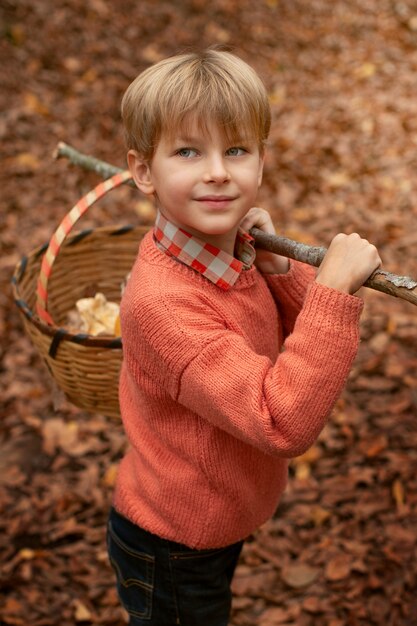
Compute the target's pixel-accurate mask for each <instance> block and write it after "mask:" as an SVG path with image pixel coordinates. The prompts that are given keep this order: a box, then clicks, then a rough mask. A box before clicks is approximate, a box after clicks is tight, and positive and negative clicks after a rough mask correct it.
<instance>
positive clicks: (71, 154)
mask: <svg viewBox="0 0 417 626" xmlns="http://www.w3.org/2000/svg"><path fill="white" fill-rule="evenodd" d="M62 157H65V158H67V159H69V161H70V162H71V163H73V164H74V165H78V166H80V167H82V168H84V169H87V170H91V171H94V172H96V173H97V174H99V176H101V177H102V178H109V177H110V176H113V175H114V174H117V173H118V172H122V171H123V170H122V168H120V167H116V166H115V165H111V164H110V163H107V162H105V161H101V160H100V159H97V158H95V157H93V156H89V155H86V154H83V153H81V152H79V151H78V150H76V149H75V148H72V147H71V146H69V145H68V144H66V143H63V142H60V143H59V144H58V146H57V148H56V150H55V152H54V158H56V159H59V158H62ZM127 184H129V185H131V186H132V187H135V183H134V182H133V181H131V180H130V181H128V182H127ZM251 235H252V236H253V237H254V239H255V246H256V247H257V248H262V249H263V250H268V251H270V252H274V253H275V254H280V255H282V256H285V257H287V258H289V259H294V260H295V261H301V262H302V263H307V264H308V265H313V266H314V267H318V266H319V265H320V263H321V262H322V260H323V257H324V255H325V254H326V252H327V250H326V248H322V247H318V246H309V245H307V244H304V243H300V242H298V241H293V240H292V239H288V238H287V237H281V236H277V235H270V234H267V233H264V232H263V231H261V230H259V229H258V228H252V230H251ZM364 286H365V287H369V288H370V289H375V290H376V291H381V292H383V293H386V294H387V295H389V296H394V297H396V298H401V299H402V300H407V302H411V303H412V304H415V305H417V281H415V280H414V279H412V278H410V277H409V276H397V275H396V274H391V273H390V272H386V271H384V270H382V269H379V270H376V271H375V272H374V273H373V274H372V276H371V277H370V278H368V280H367V281H366V282H365V284H364Z"/></svg>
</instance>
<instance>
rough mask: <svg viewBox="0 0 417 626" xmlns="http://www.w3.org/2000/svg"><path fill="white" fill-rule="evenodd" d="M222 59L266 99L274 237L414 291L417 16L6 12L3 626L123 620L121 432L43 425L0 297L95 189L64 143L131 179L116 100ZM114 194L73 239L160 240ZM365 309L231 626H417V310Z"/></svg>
mask: <svg viewBox="0 0 417 626" xmlns="http://www.w3.org/2000/svg"><path fill="white" fill-rule="evenodd" d="M213 43H222V44H227V45H230V46H232V47H233V48H234V50H235V51H236V52H237V53H238V54H239V55H241V56H242V57H243V58H244V59H246V60H247V61H249V62H250V63H251V64H252V65H253V66H254V67H255V68H256V69H257V70H258V71H259V72H260V74H261V76H262V77H263V79H264V80H265V83H266V85H267V87H268V91H269V93H270V98H271V104H272V109H273V117H274V120H273V131H272V133H271V137H270V150H269V156H268V160H267V164H266V172H265V180H264V184H263V187H262V191H261V197H260V201H259V202H260V204H261V205H263V206H265V207H266V208H268V209H269V210H270V211H271V213H272V215H273V218H274V221H275V223H276V226H277V229H278V231H279V232H281V233H282V234H285V235H287V236H289V237H293V238H297V239H299V240H301V241H304V242H305V243H312V244H318V245H325V246H326V245H328V244H329V242H330V239H331V237H332V236H333V235H334V234H336V233H337V232H339V231H345V232H354V231H358V232H360V233H361V234H363V235H364V236H366V237H367V238H368V239H369V240H370V241H372V242H373V243H375V244H376V245H377V246H378V248H379V250H380V253H381V256H382V258H383V265H384V268H385V269H389V270H390V271H392V272H394V273H397V274H408V275H411V276H417V258H416V256H415V254H414V253H413V250H414V247H415V245H416V243H417V176H416V165H417V115H416V85H417V5H416V3H415V2H414V0H402V1H401V2H400V1H398V2H397V1H396V0H379V1H378V0H366V1H363V2H362V1H359V0H345V1H344V0H309V1H308V2H307V1H306V0H261V1H260V2H256V3H254V2H249V0H239V1H238V0H211V2H209V3H206V2H204V1H203V0H170V1H161V2H155V1H154V0H142V1H141V2H134V1H133V0H120V1H119V2H117V3H112V2H109V1H106V0H64V1H63V2H53V1H52V0H42V1H41V2H33V1H32V0H31V1H29V0H18V1H17V2H14V1H12V0H4V2H3V3H2V5H1V7H0V59H1V64H0V84H1V85H2V89H1V93H0V110H1V115H0V145H1V152H2V168H1V172H0V176H1V200H0V202H1V208H0V212H1V213H0V214H1V220H0V238H1V257H0V281H1V288H0V335H1V345H0V355H1V366H0V406H1V422H0V624H1V625H3V624H4V625H16V626H20V625H22V626H28V625H29V626H67V625H73V624H101V625H103V626H104V625H106V624H108V625H112V626H119V625H122V624H126V619H125V616H124V614H123V611H122V609H121V608H120V606H119V603H118V600H117V597H116V591H115V585H114V578H113V573H112V571H111V569H110V566H109V564H108V561H107V554H106V546H105V525H106V516H107V512H108V508H109V504H110V501H111V494H112V488H113V484H114V477H115V469H116V467H117V462H118V460H119V459H120V457H121V455H122V453H123V450H124V449H125V445H126V443H125V438H124V435H123V431H122V428H121V424H120V422H119V421H118V420H115V419H111V418H106V417H105V416H102V415H89V414H88V413H86V412H84V411H82V410H80V409H77V408H75V407H73V406H72V405H71V404H69V403H68V402H65V401H64V402H61V404H60V406H59V408H54V403H53V393H52V392H51V385H50V380H49V375H48V373H47V371H46V369H45V368H44V367H43V365H42V359H41V358H40V356H39V355H38V353H37V352H36V350H35V348H34V347H33V346H32V344H31V341H30V339H29V338H28V336H27V335H26V334H25V332H24V330H23V325H22V320H21V318H20V317H19V313H18V310H17V307H16V306H15V304H14V302H13V296H12V291H11V287H10V279H11V275H12V272H13V269H14V267H15V265H16V264H17V262H18V261H19V259H20V258H21V257H22V256H23V255H24V254H27V253H29V252H30V251H31V250H33V249H34V248H35V247H37V246H38V245H40V244H43V243H45V242H46V241H48V239H49V237H50V235H51V234H52V232H53V231H54V229H55V227H56V226H57V224H58V223H59V221H60V220H61V219H62V217H63V216H64V215H65V213H66V212H67V211H68V210H69V209H70V208H71V206H72V205H73V204H74V203H75V202H76V201H77V200H78V199H79V198H80V197H81V195H83V194H84V193H85V192H86V191H87V190H89V189H90V188H92V187H93V186H94V185H95V184H96V182H98V177H97V175H95V174H92V173H87V172H85V171H82V170H81V169H80V168H77V167H75V166H73V165H70V164H69V163H68V161H66V160H63V159H61V160H59V161H57V160H54V159H53V157H52V154H53V152H54V150H55V148H56V145H57V143H58V142H59V141H65V142H67V143H69V144H71V145H72V146H74V147H75V148H77V149H78V150H80V151H82V152H84V153H87V154H93V155H95V156H96V157H99V158H101V159H104V160H107V161H109V162H111V163H113V164H115V165H118V166H120V167H124V166H125V156H124V154H125V150H124V145H123V136H122V132H121V127H120V119H119V104H120V99H121V96H122V94H123V92H124V90H125V89H126V87H127V85H128V84H129V82H130V81H131V80H132V79H133V78H134V77H135V76H136V75H137V73H138V72H139V71H141V70H142V69H144V68H145V67H146V66H148V65H149V64H150V63H152V62H154V61H156V60H158V59H160V58H162V57H164V56H166V55H169V54H172V53H176V52H178V51H181V50H184V49H188V48H189V47H193V46H196V45H198V46H207V45H211V44H213ZM114 193H115V196H114V202H109V201H107V202H104V203H103V204H99V205H97V207H95V208H94V210H92V211H91V215H89V216H88V217H86V218H84V220H83V224H82V226H87V225H90V226H101V225H104V224H109V223H120V222H131V221H132V219H133V220H136V221H138V220H142V221H143V222H145V223H148V224H150V223H151V219H152V211H149V210H148V211H147V213H145V212H144V206H143V204H141V202H140V198H139V196H137V197H136V198H135V196H134V195H132V196H131V199H132V202H131V205H130V206H127V204H128V203H126V202H125V201H124V202H123V203H122V202H120V200H119V201H118V200H117V199H116V196H117V193H118V192H114ZM132 194H133V192H132ZM123 197H125V196H123ZM414 228H416V232H414ZM362 295H363V297H364V298H365V302H366V306H365V311H364V314H363V317H362V324H361V333H362V341H361V345H360V349H359V353H358V356H357V359H356V361H355V364H354V367H353V370H352V373H351V375H350V377H349V381H348V384H347V388H346V391H345V392H344V393H343V396H342V397H341V399H340V400H339V401H338V403H337V406H336V408H335V411H334V413H333V415H332V417H331V419H330V422H329V424H328V426H327V427H326V428H325V430H324V431H323V433H322V435H321V436H320V438H319V440H318V442H317V443H316V444H315V445H314V446H313V448H311V450H310V451H309V452H308V453H307V454H306V455H304V456H303V457H301V458H298V459H295V460H294V461H293V462H292V463H291V470H290V483H289V487H288V490H287V491H286V493H285V495H284V497H283V499H282V502H281V504H280V507H279V509H278V511H277V513H276V515H275V516H274V518H273V519H272V520H270V521H269V522H268V523H266V524H265V525H264V526H263V527H262V528H261V529H259V531H258V532H256V533H255V534H254V535H253V536H252V537H250V538H249V540H248V541H247V543H246V545H245V547H244V550H243V553H242V557H241V560H240V563H239V565H238V568H237V572H236V577H235V580H234V583H233V590H234V600H233V614H232V622H231V623H232V624H233V625H234V626H256V625H260V626H274V625H281V626H289V625H290V624H291V625H297V626H374V625H375V626H413V625H417V558H416V557H417V530H416V529H417V420H416V414H417V369H416V366H417V332H416V321H415V320H416V310H415V309H414V308H413V305H411V304H409V303H405V302H403V301H399V300H395V299H394V298H391V297H389V296H386V295H383V294H378V293H376V292H371V291H370V290H363V294H362ZM196 626H197V625H196ZM198 626H200V625H198ZM201 626H204V625H201Z"/></svg>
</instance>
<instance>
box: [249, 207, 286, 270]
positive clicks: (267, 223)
mask: <svg viewBox="0 0 417 626" xmlns="http://www.w3.org/2000/svg"><path fill="white" fill-rule="evenodd" d="M253 226H256V228H259V230H263V231H264V233H270V234H271V235H275V227H274V225H273V223H272V220H271V216H270V215H269V213H268V211H265V209H261V208H259V207H252V208H251V209H249V211H248V212H247V213H246V215H245V217H244V218H243V220H242V221H241V223H240V227H241V228H243V230H246V231H250V229H251V228H252V227H253ZM255 265H256V267H257V268H258V269H259V270H260V271H261V272H262V273H263V274H286V273H287V271H288V267H289V261H288V259H286V258H285V257H283V256H279V255H278V254H274V253H273V252H267V251H266V250H256V261H255Z"/></svg>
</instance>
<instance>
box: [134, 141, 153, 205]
mask: <svg viewBox="0 0 417 626" xmlns="http://www.w3.org/2000/svg"><path fill="white" fill-rule="evenodd" d="M127 163H128V165H129V170H130V173H131V174H132V177H133V180H134V181H135V183H136V186H137V187H138V189H140V191H141V192H142V193H144V194H145V195H147V196H150V195H152V194H153V193H154V192H155V188H154V186H153V184H152V176H151V169H150V165H149V161H145V160H144V159H143V157H142V156H141V155H140V154H139V152H137V150H129V152H128V153H127Z"/></svg>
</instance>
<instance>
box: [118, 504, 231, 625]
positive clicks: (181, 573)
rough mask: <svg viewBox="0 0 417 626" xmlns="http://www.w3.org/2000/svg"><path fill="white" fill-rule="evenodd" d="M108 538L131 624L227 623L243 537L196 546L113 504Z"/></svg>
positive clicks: (120, 590) (122, 601) (124, 604)
mask: <svg viewBox="0 0 417 626" xmlns="http://www.w3.org/2000/svg"><path fill="white" fill-rule="evenodd" d="M107 542H108V550H109V556H110V562H111V564H112V566H113V568H114V570H115V573H116V578H117V588H118V592H119V597H120V600H121V603H122V604H123V606H124V608H125V609H126V611H127V612H128V613H129V616H130V622H129V623H130V624H131V626H178V625H180V626H227V624H228V620H229V614H230V607H231V600H232V595H231V591H230V583H231V580H232V576H233V572H234V570H235V567H236V564H237V561H238V559H239V554H240V551H241V549H242V545H243V541H240V542H238V543H236V544H233V545H232V546H228V547H226V548H219V549H214V550H193V549H191V548H188V547H187V546H184V545H182V544H180V543H175V542H173V541H167V540H165V539H161V538H160V537H157V536H156V535H153V534H152V533H149V532H147V531H146V530H143V529H142V528H140V527H139V526H136V525H135V524H132V523H131V522H130V521H129V520H127V519H126V518H124V517H122V516H121V515H119V514H118V513H117V512H116V511H115V510H114V509H112V510H111V512H110V517H109V524H108V533H107Z"/></svg>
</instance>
